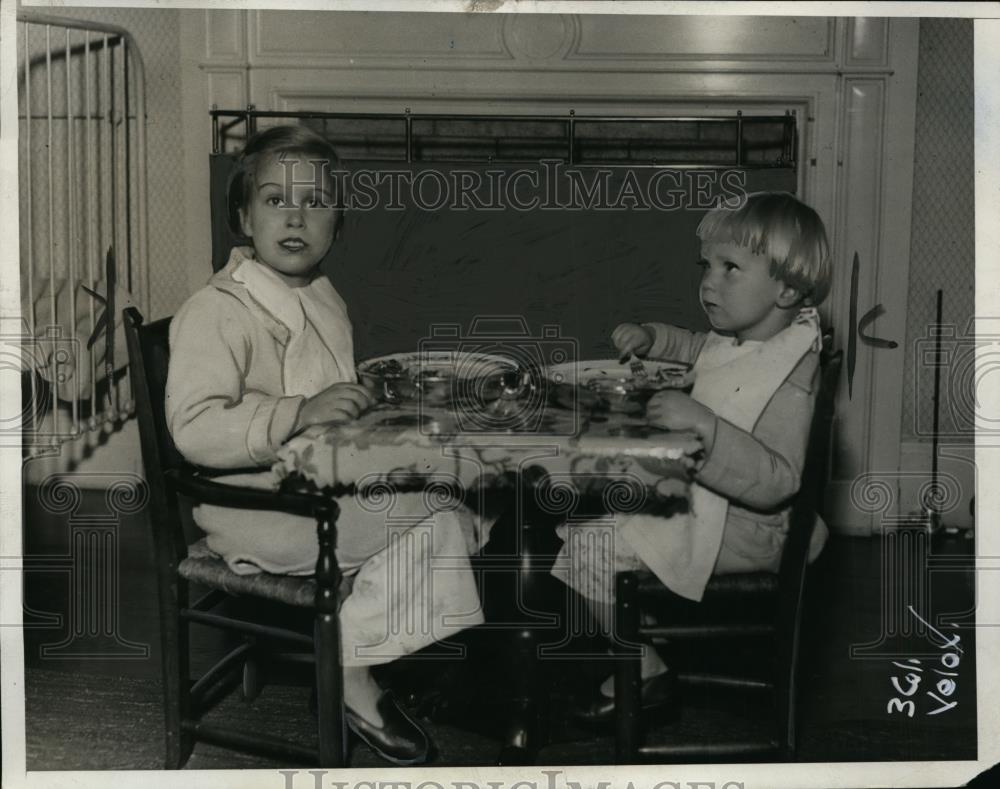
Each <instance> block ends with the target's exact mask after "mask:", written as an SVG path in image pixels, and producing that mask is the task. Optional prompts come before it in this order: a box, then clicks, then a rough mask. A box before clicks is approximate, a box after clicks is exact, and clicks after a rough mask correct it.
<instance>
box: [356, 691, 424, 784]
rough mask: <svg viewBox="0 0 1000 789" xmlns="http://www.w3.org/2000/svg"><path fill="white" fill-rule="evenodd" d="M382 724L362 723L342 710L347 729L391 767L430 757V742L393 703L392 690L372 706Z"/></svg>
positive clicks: (362, 721) (417, 725) (413, 722)
mask: <svg viewBox="0 0 1000 789" xmlns="http://www.w3.org/2000/svg"><path fill="white" fill-rule="evenodd" d="M375 706H376V709H377V710H378V711H379V715H381V716H382V725H381V726H376V725H375V724H373V723H371V722H370V721H367V720H365V719H364V718H362V717H361V716H360V715H358V714H357V713H356V712H354V710H352V709H351V708H350V707H347V708H346V713H347V714H346V718H347V726H348V728H350V730H351V731H352V732H354V733H355V734H356V735H357V736H358V737H359V738H360V739H361V740H362V742H364V743H365V744H366V745H367V746H368V747H369V748H371V749H372V750H373V751H375V753H377V754H378V755H379V756H381V757H382V758H383V759H386V760H388V761H390V762H392V763H393V764H399V765H404V766H405V765H409V764H423V763H424V762H426V761H427V757H428V756H429V755H430V750H431V741H430V737H428V736H427V732H425V731H424V730H423V729H422V728H420V726H419V724H418V723H417V722H416V721H415V720H413V718H411V717H410V716H409V715H407V714H406V712H404V711H403V709H402V708H401V707H400V706H399V704H397V703H396V698H395V696H393V695H392V691H390V690H387V691H385V692H384V693H383V694H382V695H381V696H380V697H379V700H378V703H377V704H376V705H375Z"/></svg>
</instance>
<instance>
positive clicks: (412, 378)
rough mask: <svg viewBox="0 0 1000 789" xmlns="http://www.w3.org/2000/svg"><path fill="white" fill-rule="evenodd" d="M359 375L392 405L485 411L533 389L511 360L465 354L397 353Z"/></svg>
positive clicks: (364, 365)
mask: <svg viewBox="0 0 1000 789" xmlns="http://www.w3.org/2000/svg"><path fill="white" fill-rule="evenodd" d="M357 371H358V378H359V379H360V381H361V383H363V384H364V385H366V386H367V387H369V388H370V389H372V390H373V391H374V392H375V395H376V397H377V398H378V399H379V400H381V401H382V402H386V403H392V404H399V403H404V402H407V401H416V400H419V401H420V402H423V403H426V404H430V405H442V406H443V405H452V404H455V403H456V402H465V403H473V404H480V405H483V404H487V403H491V402H494V401H496V400H500V399H502V398H516V397H518V396H520V394H521V393H522V391H523V390H524V389H525V388H526V387H527V386H528V382H527V378H526V375H525V374H524V373H523V372H522V371H521V370H520V369H519V367H518V365H517V364H516V363H515V362H513V361H511V360H510V359H506V358H504V357H502V356H497V355H493V354H485V353H475V352H464V351H416V352H410V353H395V354H390V355H388V356H379V357H377V358H374V359H368V360H366V361H364V362H361V363H360V364H358V366H357Z"/></svg>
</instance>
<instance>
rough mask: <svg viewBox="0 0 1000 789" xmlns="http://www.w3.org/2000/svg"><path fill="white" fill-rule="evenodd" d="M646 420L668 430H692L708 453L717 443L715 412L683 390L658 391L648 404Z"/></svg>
mask: <svg viewBox="0 0 1000 789" xmlns="http://www.w3.org/2000/svg"><path fill="white" fill-rule="evenodd" d="M646 421H647V422H649V424H651V425H654V426H655V427H662V428H664V429H666V430H690V431H692V432H694V433H697V434H698V436H699V437H700V438H701V443H702V444H703V445H704V447H705V452H706V453H711V451H712V446H713V444H714V443H715V424H716V416H715V413H714V412H713V411H712V410H711V409H710V408H708V407H707V406H703V405H702V404H701V403H699V402H698V401H697V400H692V399H691V398H690V397H689V396H688V395H686V394H684V393H683V392H678V391H677V390H676V389H668V390H666V391H664V392H657V393H656V394H655V395H653V396H652V397H651V398H650V399H649V403H648V404H647V405H646Z"/></svg>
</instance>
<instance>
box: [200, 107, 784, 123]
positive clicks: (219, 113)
mask: <svg viewBox="0 0 1000 789" xmlns="http://www.w3.org/2000/svg"><path fill="white" fill-rule="evenodd" d="M209 115H210V116H212V117H220V118H235V117H243V116H245V115H250V116H252V117H255V118H298V119H306V118H308V119H311V120H337V119H340V120H383V121H384V120H390V119H392V118H396V119H400V120H405V119H406V118H407V117H410V118H412V119H413V120H415V121H422V120H428V121H431V120H433V121H448V120H455V121H473V120H483V121H532V122H538V121H552V122H556V121H565V120H566V118H565V116H563V115H476V114H469V115H464V114H458V113H442V114H434V113H423V114H421V113H406V112H386V113H376V112H320V111H314V110H309V111H282V110H257V109H251V110H225V109H223V110H219V109H213V110H209ZM574 117H575V119H576V121H577V122H578V123H638V122H649V123H682V122H687V123H694V122H698V123H732V122H733V116H731V115H700V116H699V115H643V116H629V115H608V116H603V115H576V116H574ZM744 120H745V121H749V122H751V123H788V122H790V120H791V119H790V118H789V117H788V116H785V115H749V116H744Z"/></svg>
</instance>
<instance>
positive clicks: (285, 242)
mask: <svg viewBox="0 0 1000 789" xmlns="http://www.w3.org/2000/svg"><path fill="white" fill-rule="evenodd" d="M336 167H337V157H336V154H335V153H334V151H333V149H332V147H331V146H330V144H329V143H328V142H327V141H326V140H324V139H323V138H321V137H319V136H318V135H316V134H314V133H312V132H310V131H309V130H307V129H305V128H302V127H298V126H281V127H274V128H270V129H267V130H265V131H262V132H260V133H259V134H257V135H256V136H254V137H253V138H252V139H251V140H250V141H249V142H248V143H247V146H246V148H245V150H244V151H243V153H242V155H241V156H240V157H239V160H238V162H237V166H236V170H235V172H234V175H233V178H232V180H231V182H230V189H229V214H230V224H231V226H232V227H233V229H234V231H235V232H237V233H238V234H241V235H242V236H244V237H245V238H246V239H247V240H248V241H249V245H248V246H245V247H237V248H235V249H233V251H232V254H231V256H230V259H229V262H228V264H227V265H226V266H225V268H223V269H222V270H221V271H219V272H218V273H216V274H215V275H214V276H213V277H212V278H211V280H209V283H208V285H207V286H206V287H204V288H203V289H202V290H200V291H198V292H197V293H195V294H194V295H193V296H192V297H191V298H190V299H189V300H188V301H187V302H186V303H185V304H184V306H183V307H181V309H180V310H179V311H178V313H177V315H176V316H175V318H174V320H173V322H172V324H171V329H170V347H171V359H170V370H169V375H168V381H167V400H166V411H167V420H168V424H169V428H170V432H171V435H172V436H173V439H174V442H175V443H176V445H177V448H178V450H179V451H180V452H181V453H182V454H183V455H184V456H185V457H186V458H187V459H188V460H189V461H191V462H193V463H196V464H198V465H201V466H208V467H212V468H220V469H247V468H249V467H254V466H258V467H267V466H269V465H270V464H271V463H273V462H274V460H275V459H276V458H275V451H276V450H277V449H278V447H279V446H280V445H281V444H282V443H283V442H284V441H286V440H287V439H288V438H290V437H291V436H292V435H293V434H295V433H296V432H298V431H299V430H302V429H303V428H305V427H308V426H309V425H315V424H321V423H323V424H336V423H339V422H345V421H348V420H353V419H355V418H357V417H358V415H359V414H360V413H361V412H362V411H364V410H365V409H366V408H368V407H369V406H370V405H371V404H372V396H371V394H370V393H369V392H368V391H367V390H366V389H365V388H364V387H363V386H361V385H359V384H358V383H357V382H356V381H357V379H356V375H355V369H354V351H353V341H352V331H351V323H350V321H349V319H348V316H347V309H346V307H345V305H344V302H343V301H342V300H341V298H340V296H339V295H338V294H337V291H336V290H334V288H333V285H332V284H331V283H330V281H329V280H328V279H327V278H326V277H325V276H323V275H322V274H321V273H320V272H319V269H318V265H319V262H320V261H321V260H322V259H323V258H324V256H325V255H326V254H327V252H328V251H329V250H330V248H331V245H332V244H333V241H334V239H335V238H336V237H337V235H338V232H339V229H340V226H341V223H342V220H343V209H342V207H341V206H342V198H343V195H341V194H338V192H337V188H336V187H337V184H336V183H335V180H334V176H333V173H334V171H335V170H336ZM222 481H228V482H231V483H232V484H240V485H253V486H257V487H269V488H276V487H277V485H278V480H277V478H276V477H275V476H274V475H272V474H271V473H270V472H269V471H258V472H251V473H242V474H234V475H230V476H227V477H223V478H222ZM338 504H339V505H340V510H341V515H340V517H339V519H338V521H337V557H338V561H339V563H340V565H341V568H342V570H343V571H344V572H345V573H346V574H350V573H356V576H355V579H354V584H353V592H352V594H350V595H349V596H348V597H347V598H346V599H345V600H344V601H343V604H342V607H341V612H340V617H341V639H342V642H343V665H344V702H345V706H346V707H347V722H348V725H349V726H350V728H351V729H352V731H354V732H355V733H356V734H357V735H359V736H360V737H361V738H362V739H363V740H365V741H366V742H367V743H368V744H369V745H370V746H371V747H372V748H374V749H375V750H376V751H378V752H379V753H381V754H382V755H383V756H384V757H386V758H387V759H389V760H391V761H393V762H395V763H398V764H416V763H419V762H422V761H424V760H426V758H427V755H428V752H429V747H430V743H429V739H428V737H427V734H426V733H425V732H424V731H423V730H422V729H421V728H420V726H419V725H418V724H417V723H416V722H415V721H414V720H413V719H412V718H410V717H409V716H407V715H406V714H405V713H404V712H403V711H402V710H401V709H400V708H399V706H398V705H397V704H396V703H395V701H394V700H393V699H392V697H391V695H389V694H388V693H385V694H383V693H382V692H381V690H380V689H379V687H378V686H377V685H376V683H375V682H374V680H373V678H372V676H371V673H370V669H369V667H370V665H372V664H374V663H385V662H389V661H391V660H393V659H394V658H395V657H398V656H400V655H402V654H406V653H409V652H413V651H416V650H417V649H420V648H421V647H424V646H426V645H428V644H430V643H433V642H434V641H436V640H440V639H441V638H443V637H445V636H447V635H451V634H453V633H455V632H457V631H459V630H461V629H463V628H464V627H468V626H471V625H475V624H479V623H480V622H482V613H481V609H480V605H479V598H478V594H477V592H476V587H475V583H474V581H473V578H472V574H471V569H470V568H469V567H468V561H467V556H468V552H467V547H466V540H465V537H464V536H463V534H464V532H463V524H462V523H460V521H459V518H460V517H465V516H466V513H465V512H464V510H461V509H459V510H457V511H454V512H453V511H449V512H433V513H432V512H428V511H427V510H426V508H425V505H424V502H423V497H422V496H421V495H419V494H404V495H402V496H400V497H399V499H398V501H397V503H396V505H395V506H394V508H393V514H394V515H399V514H402V515H405V516H407V517H409V518H410V519H409V520H408V521H407V523H416V522H417V521H419V523H416V525H414V526H412V528H410V529H409V532H411V534H410V535H409V536H410V537H413V539H406V537H407V535H406V534H404V535H399V534H396V533H394V535H393V538H392V539H391V540H390V539H389V529H388V528H387V524H386V522H385V517H384V515H376V514H374V513H372V512H370V511H366V510H365V509H364V507H363V504H364V502H363V501H356V500H354V499H342V500H340V501H338ZM195 520H196V522H197V523H198V525H199V526H200V527H201V528H202V529H203V530H204V531H205V532H206V533H207V542H208V546H209V547H210V548H211V549H212V550H213V551H215V552H216V553H218V554H219V555H220V556H222V557H223V558H224V559H225V560H226V561H227V563H228V564H229V566H230V567H231V568H232V569H233V570H234V571H235V572H238V573H250V572H260V571H262V570H263V571H267V572H272V573H301V574H308V573H311V572H312V571H313V569H314V568H315V564H316V557H317V550H318V548H317V542H316V526H315V523H314V522H313V521H309V520H307V519H303V518H298V517H295V516H290V515H285V516H282V515H275V514H273V513H261V512H244V511H233V510H227V509H223V508H218V507H209V506H202V507H199V508H197V509H196V510H195ZM465 525H466V526H468V524H465ZM395 532H399V527H396V528H395ZM418 532H419V534H418ZM428 532H429V538H428V534H427V533H428ZM434 556H448V557H457V560H458V564H459V565H461V560H462V559H465V562H466V563H465V565H464V567H463V566H457V567H456V566H455V562H456V558H451V559H450V560H449V571H448V572H446V573H441V572H438V573H435V574H434V578H433V581H434V583H433V589H432V586H431V578H430V576H431V571H430V564H431V561H432V558H433V557H434ZM390 568H392V570H391V571H392V573H393V577H392V579H391V582H390V577H389V575H390ZM397 574H398V575H399V576H401V578H397V577H396V575H397ZM445 617H447V618H448V624H447V625H445V624H443V620H444V618H445ZM399 622H408V623H418V624H422V623H427V624H426V626H419V627H416V628H413V627H410V628H409V629H405V628H404V629H403V630H402V632H400V628H398V627H394V624H398V623H399Z"/></svg>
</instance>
